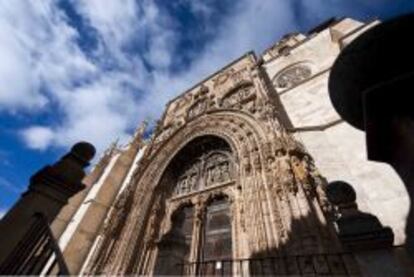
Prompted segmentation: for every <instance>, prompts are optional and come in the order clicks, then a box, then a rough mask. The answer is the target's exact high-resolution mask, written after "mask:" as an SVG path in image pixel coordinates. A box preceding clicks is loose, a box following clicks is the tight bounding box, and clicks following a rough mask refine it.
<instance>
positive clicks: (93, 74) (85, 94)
mask: <svg viewBox="0 0 414 277" xmlns="http://www.w3.org/2000/svg"><path fill="white" fill-rule="evenodd" d="M413 10H414V1H412V0H388V1H387V0H355V1H352V0H347V1H345V0H325V1H324V0H272V1H271V0H250V1H248V0H239V1H232V0H176V1H172V0H153V1H152V0H136V1H135V0H125V1H121V0H79V1H74V0H73V1H72V0H55V1H52V0H37V1H29V0H27V1H24V0H12V1H11V0H0V57H1V62H0V215H1V214H3V213H4V212H5V211H6V210H7V209H8V208H10V206H11V205H12V204H13V203H14V202H15V201H16V200H17V199H18V197H19V196H20V194H21V193H22V192H23V191H24V190H25V188H26V186H27V183H28V179H29V177H30V175H31V174H33V172H35V171H36V170H37V169H39V168H40V167H41V166H43V165H45V164H48V163H51V162H53V161H55V160H56V159H57V158H58V157H59V156H61V155H62V154H63V153H64V152H65V151H67V149H68V148H69V147H70V146H71V145H72V144H73V143H74V142H76V141H79V140H87V141H90V142H92V143H93V144H94V145H96V146H97V149H98V151H99V152H102V151H103V150H104V149H105V148H106V147H107V146H108V145H109V144H110V143H111V142H113V141H114V140H116V139H119V140H120V141H121V143H125V142H126V141H127V139H128V136H129V134H131V133H132V132H133V130H134V129H135V128H136V126H137V125H138V124H139V123H140V122H141V121H142V120H144V119H149V120H155V119H156V118H157V117H158V116H159V115H160V114H161V112H162V109H163V107H164V104H165V103H166V102H167V101H168V99H170V98H172V97H174V96H175V95H176V94H178V93H180V92H181V91H183V90H184V89H186V88H188V87H190V86H191V85H192V84H194V83H195V82H197V81H199V80H201V79H202V78H203V77H205V76H206V75H208V74H211V73H213V72H214V71H216V70H217V69H219V68H220V67H222V66H224V65H226V64H227V63H228V62H230V61H231V60H233V59H235V58H237V57H239V56H240V55H242V54H244V53H245V52H247V51H249V50H254V51H256V52H257V53H260V52H261V51H262V50H263V49H265V48H266V47H268V46H270V45H271V44H272V43H273V42H275V41H277V40H278V39H279V38H280V37H281V36H283V35H284V34H285V33H288V32H293V31H302V32H305V31H306V30H308V29H310V28H312V27H313V26H315V25H317V24H318V23H320V22H321V21H323V20H325V19H327V18H329V17H332V16H338V17H341V16H348V17H353V18H356V19H359V20H369V19H372V18H374V17H378V18H380V19H386V18H389V17H392V16H395V15H398V14H401V13H406V12H409V11H413Z"/></svg>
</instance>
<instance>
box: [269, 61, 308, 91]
mask: <svg viewBox="0 0 414 277" xmlns="http://www.w3.org/2000/svg"><path fill="white" fill-rule="evenodd" d="M311 75H312V71H311V69H310V67H309V66H308V65H305V64H298V65H294V66H292V67H289V68H287V69H285V70H283V71H282V72H281V73H279V74H277V75H276V77H275V78H274V80H273V85H274V86H275V87H276V88H279V89H288V88H291V87H293V86H295V85H297V84H299V83H300V82H302V81H303V80H306V79H307V78H309V77H310V76H311Z"/></svg>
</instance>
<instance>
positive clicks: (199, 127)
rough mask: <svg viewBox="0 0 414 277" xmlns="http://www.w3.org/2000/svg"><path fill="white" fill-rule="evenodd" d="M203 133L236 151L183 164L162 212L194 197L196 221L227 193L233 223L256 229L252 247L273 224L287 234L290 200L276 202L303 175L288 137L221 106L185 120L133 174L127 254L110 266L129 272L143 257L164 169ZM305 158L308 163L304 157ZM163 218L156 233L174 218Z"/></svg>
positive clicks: (122, 242) (124, 237)
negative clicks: (294, 163) (275, 138)
mask: <svg viewBox="0 0 414 277" xmlns="http://www.w3.org/2000/svg"><path fill="white" fill-rule="evenodd" d="M205 135H213V136H217V137H219V138H222V139H223V140H225V141H226V142H227V143H228V144H229V146H230V149H231V153H232V155H231V156H229V154H228V153H226V152H225V151H224V152H223V151H212V152H208V153H206V155H205V156H203V157H200V158H197V159H195V160H194V162H192V163H191V164H190V166H189V167H187V168H185V170H184V171H183V172H182V173H180V174H179V175H178V176H177V177H178V179H177V180H178V181H177V182H178V186H177V190H176V193H177V194H179V195H177V197H174V198H172V199H171V200H170V201H169V202H168V203H167V206H168V207H169V208H168V209H167V211H166V214H165V216H164V217H165V218H167V219H170V218H171V215H172V213H173V211H174V210H176V209H177V208H178V207H179V206H180V205H183V203H187V204H189V203H191V205H194V207H195V219H196V221H195V222H197V218H198V217H200V216H201V214H202V211H203V209H204V207H205V204H204V203H206V201H208V199H210V198H214V197H215V195H220V194H223V193H225V194H226V195H228V196H229V197H230V199H232V201H231V202H233V203H234V206H233V208H232V211H237V215H235V216H236V217H235V219H234V220H235V223H234V224H236V225H237V224H238V225H237V228H238V229H237V230H240V231H238V232H247V233H249V234H256V235H255V236H251V237H249V245H250V247H252V251H253V250H255V249H257V250H258V249H262V248H263V247H265V245H266V243H267V242H266V238H267V237H268V236H269V235H270V234H268V233H266V232H268V230H270V229H271V228H275V229H276V230H279V231H277V232H275V233H284V234H286V232H287V231H286V230H288V225H287V224H286V222H285V221H284V220H282V218H284V217H288V216H289V212H286V210H287V209H289V205H288V206H285V207H284V206H283V205H280V204H278V203H279V202H278V201H279V200H278V199H280V198H281V195H285V193H290V194H291V195H295V194H296V193H297V191H298V187H297V185H298V184H297V181H296V180H299V179H300V178H302V177H297V178H295V176H296V175H297V174H295V172H294V169H292V163H291V158H290V153H288V152H287V151H286V150H285V149H286V148H285V145H286V144H287V143H286V142H284V141H277V142H276V141H272V140H270V139H269V138H271V137H272V136H270V134H268V133H266V132H265V131H264V128H263V126H262V125H261V124H260V123H259V122H257V119H255V118H254V117H253V116H252V115H250V114H248V113H246V112H243V111H237V112H235V111H227V110H217V111H214V112H212V113H209V114H208V115H206V116H202V117H196V118H194V119H193V120H191V121H189V122H187V124H186V125H185V126H184V127H182V128H179V129H177V131H176V132H174V133H173V134H172V135H171V136H170V137H169V138H167V139H166V140H165V141H164V142H163V145H162V147H161V148H159V149H157V150H155V151H153V152H152V154H151V158H150V159H148V162H147V163H146V164H144V165H141V168H140V171H139V175H136V176H135V178H136V181H135V183H134V184H131V185H132V188H133V189H131V193H130V194H129V196H128V197H129V199H131V201H132V207H134V209H132V210H131V212H130V213H129V214H128V218H127V219H126V220H124V222H126V224H123V225H122V226H121V229H122V234H121V235H120V236H119V238H118V240H117V242H116V243H117V245H118V246H117V247H118V248H119V249H121V250H122V251H121V252H122V255H121V254H120V255H119V256H120V257H121V256H122V257H123V258H122V261H121V260H120V259H121V258H118V257H115V258H114V259H118V262H116V261H114V262H111V263H110V264H108V265H107V266H108V267H111V266H114V265H115V264H116V265H117V269H116V270H117V271H116V272H119V273H126V272H127V268H131V267H135V266H136V263H138V262H137V261H136V260H137V259H138V258H136V257H141V256H140V255H141V254H140V252H139V251H144V250H142V249H145V247H143V246H142V245H141V240H140V239H139V236H142V233H143V230H145V229H143V228H144V227H145V226H148V224H150V225H152V226H157V225H155V224H152V223H151V221H152V220H155V219H153V218H157V217H158V216H157V217H151V216H150V215H149V214H151V212H153V213H157V214H160V213H159V212H158V210H157V209H155V210H154V208H153V206H154V191H155V188H156V187H158V188H160V183H161V178H162V176H163V173H164V172H165V171H166V169H167V167H168V165H169V164H170V163H171V162H172V160H173V159H174V157H175V156H176V155H177V154H178V153H179V152H180V151H181V150H182V149H183V148H184V147H185V146H186V145H187V144H188V143H189V142H191V141H192V140H194V139H195V138H197V137H201V136H205ZM286 139H287V138H286ZM303 160H304V163H305V159H303ZM309 167H310V165H308V167H307V169H306V170H309ZM264 170H266V171H264ZM295 170H296V169H295ZM265 176H266V177H265ZM298 176H299V175H298ZM201 180H202V181H201ZM301 180H302V179H301ZM268 183H269V186H268V185H267V184H268ZM267 187H269V189H270V191H269V196H267V194H266V190H267ZM202 188H205V191H204V190H203V193H201V194H200V193H199V194H193V193H189V194H188V195H187V194H186V193H188V192H191V191H200V189H202ZM197 193H198V192H197ZM182 194H184V195H182ZM236 194H237V197H236ZM266 197H270V199H272V201H270V203H269V204H266V205H264V206H261V205H259V204H258V201H265V199H266ZM270 199H269V200H270ZM267 205H269V206H271V207H272V208H269V209H271V210H272V212H273V213H274V214H275V216H274V217H275V220H274V221H271V220H270V219H266V218H267V217H269V212H267V211H265V210H263V209H267V208H264V207H265V206H266V207H267ZM154 211H155V212H154ZM200 220H201V219H200ZM164 222H166V223H165V225H163V227H162V228H161V229H162V231H161V232H160V234H159V235H158V238H159V236H161V235H162V234H165V233H166V232H168V230H169V228H170V227H171V226H170V223H169V222H170V220H167V221H164ZM272 224H273V225H274V227H269V225H271V226H273V225H272ZM237 234H239V233H237ZM153 237H154V234H151V236H149V240H147V241H152V239H151V238H153ZM100 251H104V249H102V250H100ZM237 253H239V252H237ZM134 257H135V258H134Z"/></svg>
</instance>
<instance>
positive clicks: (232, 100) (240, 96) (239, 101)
mask: <svg viewBox="0 0 414 277" xmlns="http://www.w3.org/2000/svg"><path fill="white" fill-rule="evenodd" d="M255 97H256V94H255V89H254V87H253V86H252V85H243V86H240V87H236V88H235V89H233V90H231V91H230V92H228V93H227V94H226V95H224V96H223V98H222V99H221V101H220V106H221V107H223V108H234V107H237V108H240V107H241V106H242V105H243V104H245V103H246V102H249V101H252V100H254V99H255Z"/></svg>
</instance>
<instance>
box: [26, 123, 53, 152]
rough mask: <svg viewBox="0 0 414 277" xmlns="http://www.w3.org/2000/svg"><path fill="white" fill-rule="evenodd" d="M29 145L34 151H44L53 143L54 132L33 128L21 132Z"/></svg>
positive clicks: (48, 129) (40, 127)
mask: <svg viewBox="0 0 414 277" xmlns="http://www.w3.org/2000/svg"><path fill="white" fill-rule="evenodd" d="M21 134H22V136H23V138H24V140H25V141H26V142H27V145H28V146H29V147H30V148H33V149H39V150H44V149H46V148H47V147H48V146H49V145H50V144H51V143H52V141H53V131H52V130H51V129H50V128H48V127H43V126H31V127H29V128H27V129H25V130H23V131H22V132H21Z"/></svg>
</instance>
